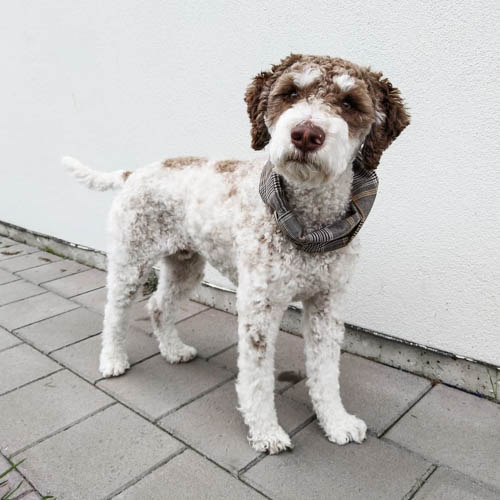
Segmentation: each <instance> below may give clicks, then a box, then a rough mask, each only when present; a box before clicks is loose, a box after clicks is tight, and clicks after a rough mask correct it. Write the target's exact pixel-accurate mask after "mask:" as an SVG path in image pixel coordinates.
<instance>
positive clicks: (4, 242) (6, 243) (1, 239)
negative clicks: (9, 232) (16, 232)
mask: <svg viewBox="0 0 500 500" xmlns="http://www.w3.org/2000/svg"><path fill="white" fill-rule="evenodd" d="M12 245H17V241H14V240H11V239H10V238H7V237H6V236H0V248H5V247H10V246H12Z"/></svg>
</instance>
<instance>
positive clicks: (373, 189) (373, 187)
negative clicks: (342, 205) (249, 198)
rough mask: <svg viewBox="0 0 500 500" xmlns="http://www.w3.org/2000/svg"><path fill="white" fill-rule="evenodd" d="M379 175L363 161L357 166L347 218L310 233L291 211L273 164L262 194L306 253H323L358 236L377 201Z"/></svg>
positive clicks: (266, 173) (264, 179)
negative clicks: (363, 165)
mask: <svg viewBox="0 0 500 500" xmlns="http://www.w3.org/2000/svg"><path fill="white" fill-rule="evenodd" d="M377 189H378V178H377V174H375V172H373V171H369V170H365V169H364V168H363V167H362V166H361V164H360V162H359V161H357V160H355V161H354V163H353V179H352V185H351V202H350V204H349V207H348V209H347V212H346V214H345V216H344V218H343V219H341V220H338V221H336V222H333V223H331V224H327V225H325V226H323V227H321V228H319V229H315V230H311V231H307V230H306V229H305V228H304V226H303V225H302V224H301V223H300V222H299V220H298V218H297V216H296V215H295V214H294V212H293V210H292V209H291V208H290V204H289V202H288V199H287V197H286V193H285V190H284V188H283V179H282V178H281V176H280V175H278V174H277V173H276V172H274V171H273V165H272V163H271V162H269V161H268V162H267V163H266V165H265V166H264V170H263V171H262V174H261V177H260V185H259V193H260V196H261V198H262V200H263V201H264V203H265V204H266V205H268V206H269V207H270V208H271V209H272V210H273V212H274V215H275V217H276V221H277V223H278V226H279V227H280V229H281V231H282V232H283V234H285V235H286V236H287V237H288V238H289V239H290V240H292V241H293V243H295V245H296V246H297V247H298V248H299V249H300V250H303V251H304V252H308V253H321V252H330V251H332V250H338V249H339V248H342V247H345V246H346V245H347V244H348V243H349V242H350V241H351V240H352V239H353V238H354V236H356V234H358V232H359V230H360V229H361V227H362V226H363V224H364V222H365V220H366V218H367V217H368V214H369V213H370V210H371V208H372V206H373V202H374V201H375V196H376V195H377Z"/></svg>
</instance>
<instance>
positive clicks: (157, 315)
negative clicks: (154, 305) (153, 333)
mask: <svg viewBox="0 0 500 500" xmlns="http://www.w3.org/2000/svg"><path fill="white" fill-rule="evenodd" d="M162 314H163V312H162V311H161V310H160V309H155V310H154V311H153V314H152V317H153V322H154V324H155V326H156V328H158V329H159V328H160V326H161V317H162Z"/></svg>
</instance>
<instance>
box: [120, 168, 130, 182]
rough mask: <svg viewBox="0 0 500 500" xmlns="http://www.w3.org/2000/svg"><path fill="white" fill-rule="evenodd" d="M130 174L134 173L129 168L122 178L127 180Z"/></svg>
mask: <svg viewBox="0 0 500 500" xmlns="http://www.w3.org/2000/svg"><path fill="white" fill-rule="evenodd" d="M130 174H132V172H131V171H130V170H127V171H125V172H123V174H122V179H123V180H124V181H126V180H127V179H128V178H129V176H130Z"/></svg>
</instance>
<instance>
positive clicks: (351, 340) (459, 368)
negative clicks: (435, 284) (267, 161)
mask: <svg viewBox="0 0 500 500" xmlns="http://www.w3.org/2000/svg"><path fill="white" fill-rule="evenodd" d="M0 235H1V236H6V237H8V238H11V239H13V240H16V241H19V242H21V243H26V244H27V245H31V246H35V247H37V248H40V249H43V250H46V251H49V252H52V253H55V254H57V255H60V256H63V257H66V258H68V259H72V260H76V261H77V262H81V263H82V264H86V265H88V266H91V267H96V268H98V269H103V270H105V269H106V254H105V253H104V252H100V251H98V250H94V249H92V248H88V247H84V246H82V245H77V244H74V243H70V242H67V241H64V240H61V239H59V238H55V237H52V236H48V235H45V234H41V233H36V232H34V231H29V230H27V229H24V228H22V227H19V226H15V225H13V224H10V223H7V222H2V221H0ZM192 298H193V300H196V301H198V302H201V303H202V304H206V305H209V306H211V307H215V308H216V309H220V310H222V311H226V312H229V313H232V314H236V294H235V292H234V291H233V290H229V289H225V288H222V287H218V286H216V285H213V284H211V283H207V282H202V283H201V285H200V286H199V287H198V288H197V290H196V291H195V292H194V293H193V294H192ZM301 323H302V311H301V310H300V309H299V308H296V307H290V308H289V309H288V310H287V311H286V313H285V315H284V318H283V322H282V325H281V328H282V329H283V330H285V331H288V332H290V333H293V334H295V335H301V331H302V329H301ZM343 350H344V351H347V352H350V353H354V354H358V355H360V356H363V357H365V358H368V359H373V360H375V361H378V362H380V363H383V364H386V365H389V366H392V367H395V368H400V369H402V370H405V371H408V372H411V373H415V374H417V375H422V376H424V377H427V378H430V379H432V380H436V381H439V382H443V383H445V384H448V385H451V386H453V387H457V388H459V389H463V390H466V391H468V392H472V393H475V394H480V395H482V396H484V397H487V398H489V399H493V400H495V401H500V367H497V366H494V365H490V364H487V363H483V362H481V361H476V360H473V359H468V358H464V357H460V356H457V355H454V354H452V353H448V352H444V351H439V350H437V349H433V348H430V347H427V346H423V345H419V344H416V343H413V342H409V341H406V340H403V339H399V338H396V337H391V336H389V335H385V334H382V333H378V332H374V331H371V330H367V329H364V328H359V327H357V326H355V325H347V324H346V335H345V340H344V346H343Z"/></svg>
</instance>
